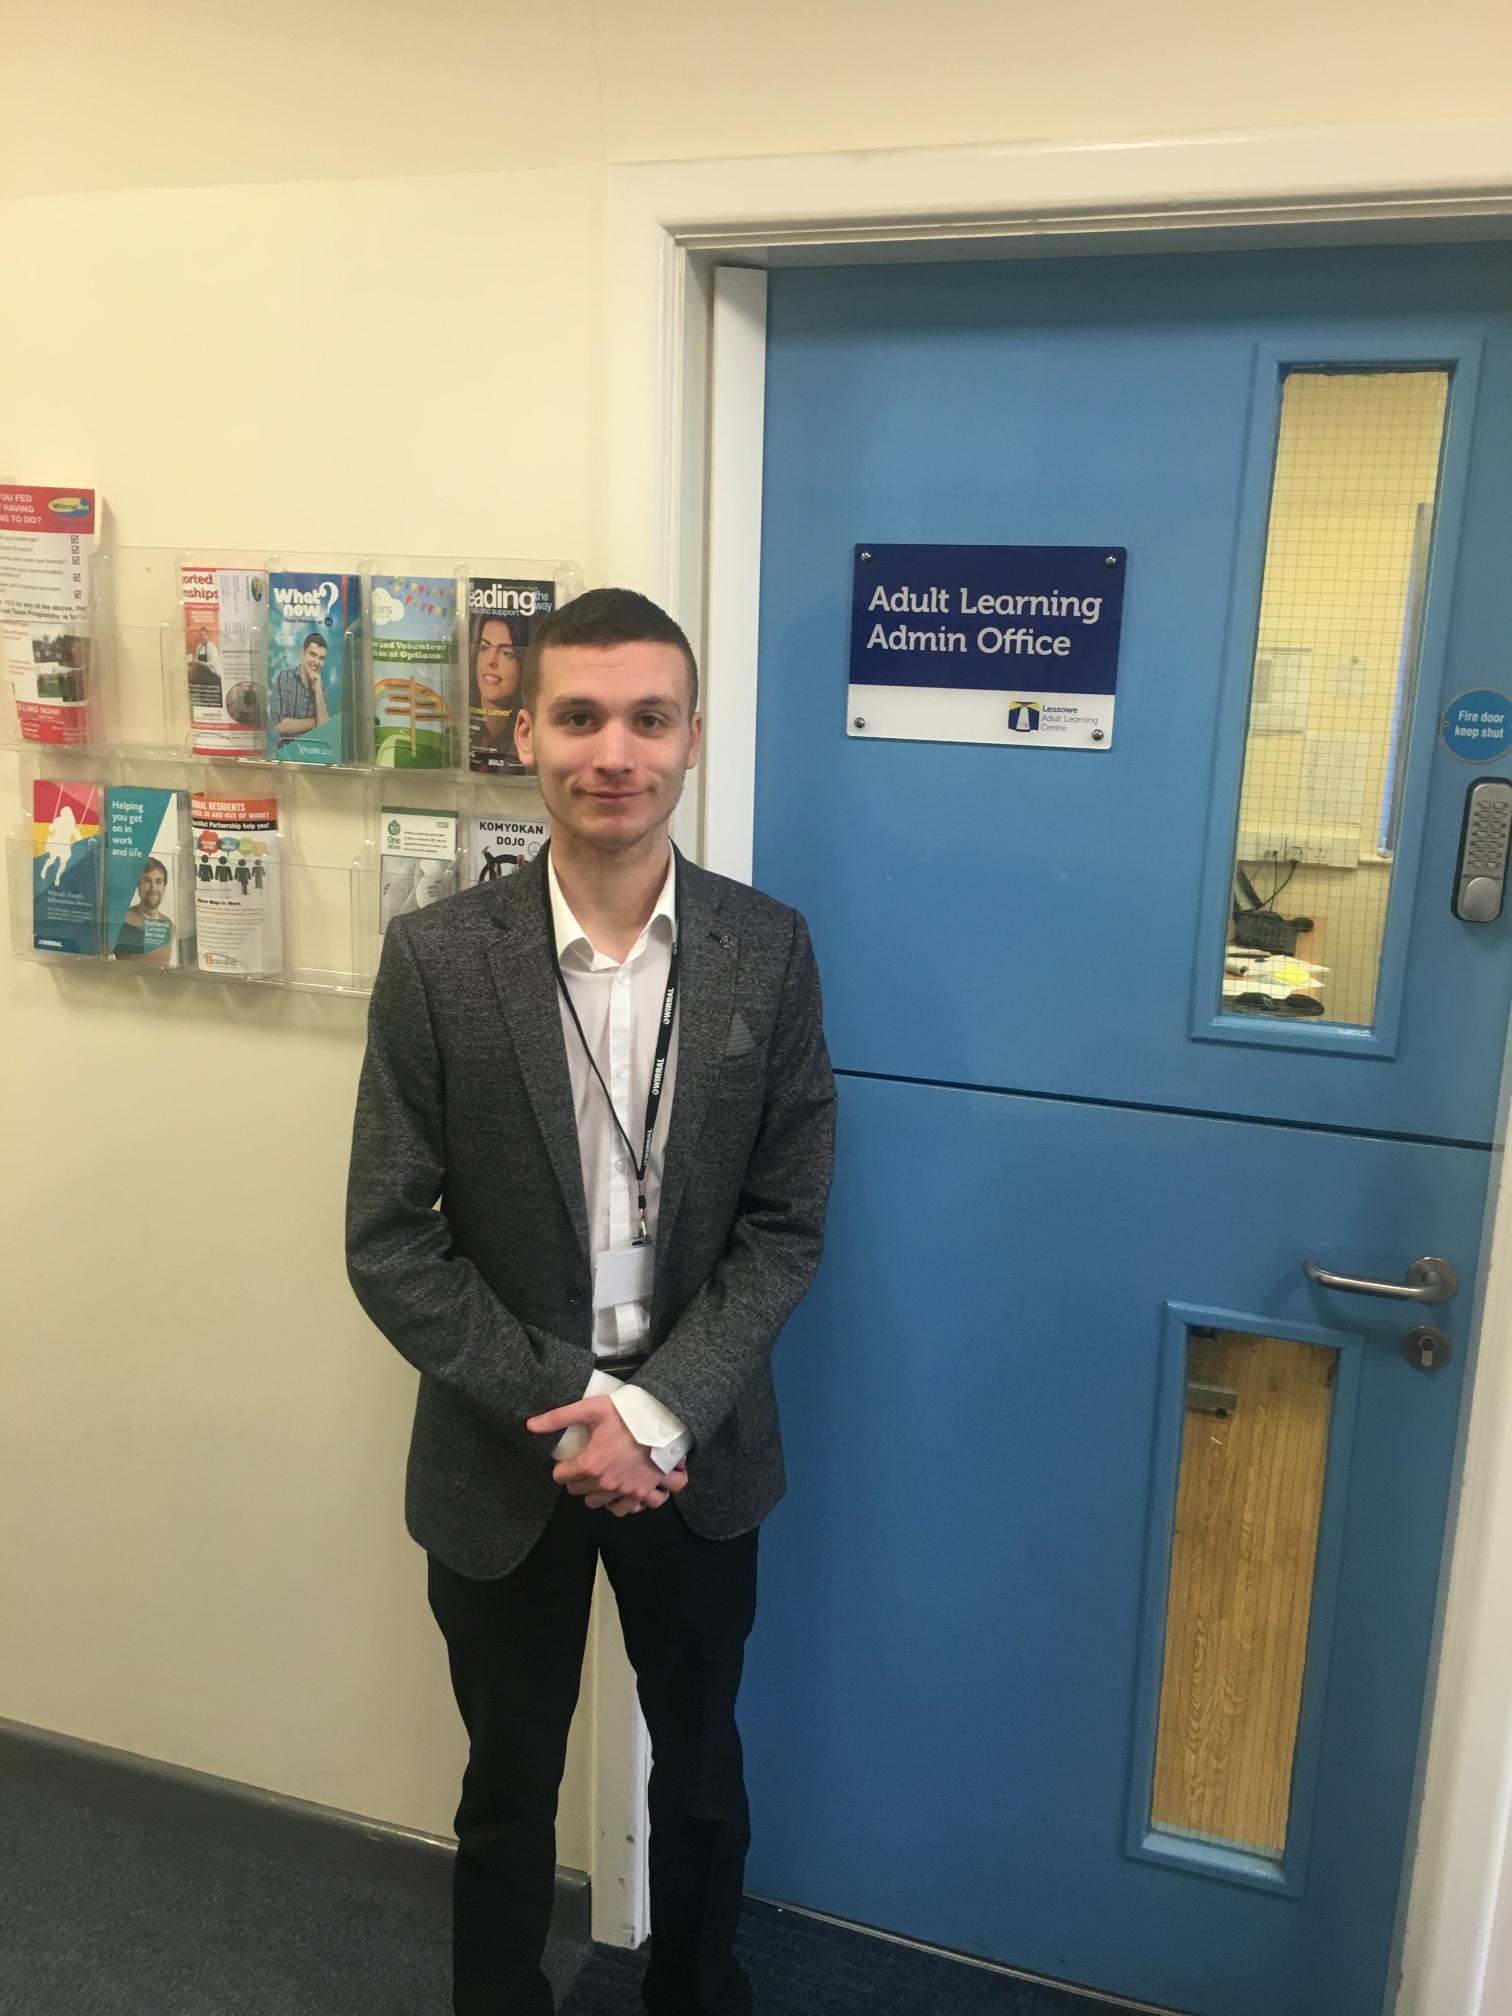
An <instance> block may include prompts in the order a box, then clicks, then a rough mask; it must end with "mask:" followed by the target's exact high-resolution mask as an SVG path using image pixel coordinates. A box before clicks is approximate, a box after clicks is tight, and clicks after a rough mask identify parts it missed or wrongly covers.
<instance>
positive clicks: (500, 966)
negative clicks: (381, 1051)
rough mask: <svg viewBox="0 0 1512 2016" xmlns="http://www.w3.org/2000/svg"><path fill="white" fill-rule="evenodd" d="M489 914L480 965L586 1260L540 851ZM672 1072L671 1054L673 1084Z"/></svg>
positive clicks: (584, 1216)
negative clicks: (490, 930) (492, 930)
mask: <svg viewBox="0 0 1512 2016" xmlns="http://www.w3.org/2000/svg"><path fill="white" fill-rule="evenodd" d="M493 920H494V923H495V924H496V925H497V926H498V930H497V932H496V934H495V935H494V937H493V939H492V940H491V942H490V944H489V947H488V963H489V966H490V968H491V970H492V973H493V981H494V986H495V988H496V989H497V991H498V996H499V1006H500V1007H501V1008H502V1010H503V1011H504V1020H505V1022H506V1023H507V1024H508V1026H509V1033H510V1035H511V1037H512V1038H513V1039H514V1046H515V1055H516V1057H517V1058H518V1059H519V1064H520V1073H521V1076H522V1077H523V1078H524V1080H525V1089H526V1091H527V1092H528V1093H529V1095H530V1104H531V1108H532V1110H533V1111H534V1113H535V1121H536V1126H537V1127H538V1128H539V1129H540V1132H541V1139H542V1140H543V1141H544V1142H545V1144H546V1152H547V1154H548V1155H549V1156H550V1157H551V1166H552V1168H553V1169H554V1170H555V1172H556V1179H557V1182H558V1183H559V1184H560V1185H561V1190H562V1196H563V1198H564V1200H565V1202H566V1205H567V1211H568V1215H569V1216H570V1217H571V1219H572V1225H573V1229H574V1231H575V1232H576V1233H577V1238H578V1244H579V1246H581V1248H582V1249H583V1257H584V1259H585V1260H586V1259H587V1257H588V1206H587V1204H586V1202H585V1200H584V1197H583V1163H582V1158H581V1156H580V1155H579V1153H578V1138H577V1119H576V1116H575V1114H574V1112H573V1105H572V1080H571V1078H570V1077H569V1076H568V1072H567V1052H566V1050H565V1048H564V1047H563V1044H562V1019H561V1010H560V1009H559V1007H558V1006H557V984H556V968H555V965H554V963H553V960H552V956H551V940H550V936H549V925H548V920H547V911H546V856H545V853H544V851H543V852H542V853H540V854H538V855H537V856H536V858H535V860H534V861H532V862H531V863H530V864H529V865H528V866H527V867H525V868H522V869H520V871H519V872H518V874H515V875H511V876H510V877H509V879H508V880H507V881H506V882H504V883H503V884H502V885H501V887H500V889H499V891H498V897H497V901H496V904H495V908H494V911H493ZM680 1073H681V1061H680V1055H679V1089H680V1085H681V1078H680Z"/></svg>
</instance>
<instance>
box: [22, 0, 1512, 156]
mask: <svg viewBox="0 0 1512 2016" xmlns="http://www.w3.org/2000/svg"><path fill="white" fill-rule="evenodd" d="M0 18H3V20H4V22H5V24H6V26H5V53H6V57H7V62H6V72H7V74H11V73H12V66H14V73H15V74H19V75H23V76H24V77H25V78H26V80H27V87H26V88H25V89H24V90H22V91H15V90H12V91H9V92H7V94H6V102H5V106H4V112H3V118H4V128H5V148H4V168H3V180H0V193H9V192H15V193H30V192H32V191H37V190H58V189H102V188H119V187H128V188H130V187H139V186H151V185H156V184H164V183H207V184H210V183H221V182H241V181H264V180H287V181H297V180H300V179H302V178H311V177H321V176H331V175H359V176H360V175H429V174H436V173H442V172H448V171H459V170H460V171H467V170H474V169H485V168H500V167H512V166H522V165H527V164H528V165H559V164H562V163H565V162H573V161H579V162H582V161H599V160H606V159H607V160H610V161H652V160H667V159H682V160H687V159H693V158H696V157H699V156H703V155H740V154H786V153H818V152H823V151H825V150H828V149H838V148H861V147H922V146H944V145H951V144H955V143H962V142H969V141H995V140H997V141H1006V140H1015V141H1025V140H1051V139H1054V140H1068V139H1087V140H1094V141H1095V140H1104V139H1107V138H1109V137H1110V136H1112V135H1115V134H1116V135H1137V134H1157V133H1162V134H1168V133H1187V132H1209V131H1213V130H1216V129H1221V128H1240V127H1249V126H1266V127H1272V126H1291V125H1305V124H1332V123H1334V122H1344V123H1347V122H1349V121H1351V120H1366V119H1377V120H1391V119H1434V118H1461V119H1469V118H1476V117H1488V118H1489V117H1496V116H1499V115H1501V114H1502V113H1503V112H1504V111H1505V109H1506V87H1505V77H1506V74H1507V69H1508V60H1507V59H1508V58H1509V56H1512V18H1509V15H1508V10H1507V8H1506V7H1505V5H1504V4H1503V0H1457V4H1456V5H1455V6H1454V7H1453V8H1448V9H1444V10H1442V11H1440V12H1438V13H1436V14H1434V15H1432V16H1426V15H1425V14H1424V12H1423V10H1422V8H1421V6H1420V5H1418V4H1416V0H1328V5H1326V6H1323V7H1319V6H1314V5H1307V4H1304V0H1279V4H1277V5H1275V6H1271V7H1251V8H1229V7H1222V6H1214V5H1212V4H1211V0H1146V4H1145V5H1142V6H1130V5H1128V4H1127V0H1061V4H1060V5H1059V6H1056V7H1031V6H1027V5H1017V6H1004V5H1002V4H1001V0H934V4H933V5H931V6H930V7H928V8H927V9H923V8H920V7H919V6H918V5H917V4H916V0H762V4H761V5H759V6H756V5H751V4H750V0H549V4H548V0H433V4H432V5H430V6H428V7H427V8H425V9H424V11H423V12H421V11H420V10H418V9H414V8H411V7H408V6H405V5H402V4H396V0H327V4H326V5H324V6H323V7H321V8H319V9H315V8H310V7H307V6H306V5H304V4H303V0H263V4H262V5H260V6H259V7H258V8H257V10H256V11H255V13H252V14H249V13H248V12H247V10H246V9H244V8H240V7H236V6H233V5H230V4H228V0H155V4H153V5H151V6H148V5H146V4H144V0H71V4H70V6H69V7H68V9H67V11H66V15H62V16H60V13H59V10H58V8H57V6H56V4H55V0H54V4H50V0H8V5H7V7H6V8H5V10H4V12H3V17H0ZM60 20H66V22H67V30H66V32H64V31H63V30H62V29H61V28H60Z"/></svg>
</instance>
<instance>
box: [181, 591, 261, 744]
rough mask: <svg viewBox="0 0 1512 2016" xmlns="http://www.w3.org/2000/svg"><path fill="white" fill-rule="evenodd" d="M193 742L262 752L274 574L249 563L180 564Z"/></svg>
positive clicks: (191, 737)
mask: <svg viewBox="0 0 1512 2016" xmlns="http://www.w3.org/2000/svg"><path fill="white" fill-rule="evenodd" d="M179 600H180V602H181V603H182V604H183V610H184V659H185V666H186V669H187V672H188V676H189V722H190V747H191V748H192V750H193V751H194V754H195V755H196V756H261V755H262V753H263V747H264V735H263V694H264V691H265V687H266V679H265V676H264V667H265V665H266V663H267V653H268V577H267V575H266V574H260V573H258V572H256V571H255V570H253V569H248V568H243V567H181V568H180V569H179Z"/></svg>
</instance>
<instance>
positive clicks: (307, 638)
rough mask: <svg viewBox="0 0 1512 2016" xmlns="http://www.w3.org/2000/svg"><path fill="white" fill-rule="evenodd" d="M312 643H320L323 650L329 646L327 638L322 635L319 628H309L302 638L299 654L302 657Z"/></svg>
mask: <svg viewBox="0 0 1512 2016" xmlns="http://www.w3.org/2000/svg"><path fill="white" fill-rule="evenodd" d="M312 644H318V645H319V646H320V648H321V650H322V651H324V650H326V649H327V648H328V647H327V645H326V640H325V639H324V637H322V636H321V634H320V632H319V631H318V630H307V631H306V632H305V634H304V636H303V637H302V638H301V639H300V645H299V655H300V657H301V658H303V656H304V654H305V653H306V651H308V650H309V648H310V646H311V645H312Z"/></svg>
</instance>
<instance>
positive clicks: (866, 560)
mask: <svg viewBox="0 0 1512 2016" xmlns="http://www.w3.org/2000/svg"><path fill="white" fill-rule="evenodd" d="M871 557H872V556H871V548H870V546H863V547H862V548H861V553H860V559H861V565H862V566H863V567H869V566H870V565H871Z"/></svg>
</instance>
